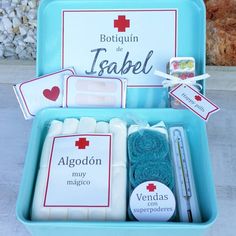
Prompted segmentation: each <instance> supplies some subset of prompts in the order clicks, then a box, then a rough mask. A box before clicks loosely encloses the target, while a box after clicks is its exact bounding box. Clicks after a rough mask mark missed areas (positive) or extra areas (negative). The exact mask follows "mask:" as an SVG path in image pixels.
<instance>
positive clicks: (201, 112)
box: [170, 84, 220, 121]
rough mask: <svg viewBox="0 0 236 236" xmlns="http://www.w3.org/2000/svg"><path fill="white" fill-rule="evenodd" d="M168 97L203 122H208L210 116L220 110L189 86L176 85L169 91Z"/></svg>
mask: <svg viewBox="0 0 236 236" xmlns="http://www.w3.org/2000/svg"><path fill="white" fill-rule="evenodd" d="M170 95H171V96H173V97H174V98H176V99H177V100H178V101H180V102H181V104H183V105H184V106H185V107H187V108H188V109H189V110H191V111H192V112H194V113H195V114H197V115H198V116H199V117H200V118H202V119H203V120H205V121H207V120H208V118H209V116H210V115H211V114H213V113H215V112H217V111H218V110H219V109H220V108H219V107H218V106H217V105H215V104H214V103H213V102H211V101H210V100H209V99H208V98H206V97H205V96H203V95H202V94H201V93H199V92H198V91H197V90H196V89H195V88H193V87H192V86H189V85H185V84H180V85H178V86H177V87H175V88H174V89H172V90H171V91H170Z"/></svg>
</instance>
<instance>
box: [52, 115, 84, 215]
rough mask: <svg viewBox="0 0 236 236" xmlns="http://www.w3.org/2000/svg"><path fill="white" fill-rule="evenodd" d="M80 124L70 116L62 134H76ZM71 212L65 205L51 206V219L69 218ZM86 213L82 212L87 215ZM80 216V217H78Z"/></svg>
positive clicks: (66, 120)
mask: <svg viewBox="0 0 236 236" xmlns="http://www.w3.org/2000/svg"><path fill="white" fill-rule="evenodd" d="M78 124H79V121H78V120H77V119H74V118H68V119H65V120H64V123H63V126H62V132H61V135H67V134H75V133H76V132H77V129H78ZM69 212H70V209H69V208H65V207H52V208H50V211H49V213H50V214H49V219H52V220H67V218H69ZM85 214H86V213H84V214H81V215H83V217H84V215H85ZM77 218H78V217H77Z"/></svg>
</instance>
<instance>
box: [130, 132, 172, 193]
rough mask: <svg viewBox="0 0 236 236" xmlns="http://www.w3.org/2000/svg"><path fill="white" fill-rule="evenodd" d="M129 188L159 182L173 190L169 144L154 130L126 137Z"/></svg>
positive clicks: (162, 135)
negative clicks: (148, 182) (128, 161)
mask: <svg viewBox="0 0 236 236" xmlns="http://www.w3.org/2000/svg"><path fill="white" fill-rule="evenodd" d="M128 155H129V160H130V169H129V179H130V183H131V188H135V187H137V186H138V185H139V184H141V183H143V182H146V181H159V182H161V183H163V184H165V185H166V186H168V187H169V188H170V189H171V190H172V191H173V190H174V185H175V183H174V174H173V169H172V164H171V161H170V158H169V142H168V139H167V138H166V136H165V135H164V134H162V133H160V132H158V131H156V130H151V129H142V130H140V131H137V132H134V133H132V134H130V135H129V137H128Z"/></svg>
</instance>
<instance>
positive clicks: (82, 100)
mask: <svg viewBox="0 0 236 236" xmlns="http://www.w3.org/2000/svg"><path fill="white" fill-rule="evenodd" d="M76 101H77V106H80V107H115V106H116V98H115V97H114V96H112V95H103V94H100V95H97V94H93V95H92V94H82V93H78V94H77V95H76Z"/></svg>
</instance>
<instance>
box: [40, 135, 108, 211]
mask: <svg viewBox="0 0 236 236" xmlns="http://www.w3.org/2000/svg"><path fill="white" fill-rule="evenodd" d="M111 139H112V135H111V134H79V135H68V136H58V137H54V140H53V144H52V149H51V156H50V162H49V169H48V177H47V185H46V191H45V198H44V207H109V205H110V176H111V159H112V146H111V145H112V144H111V143H112V140H111Z"/></svg>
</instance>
